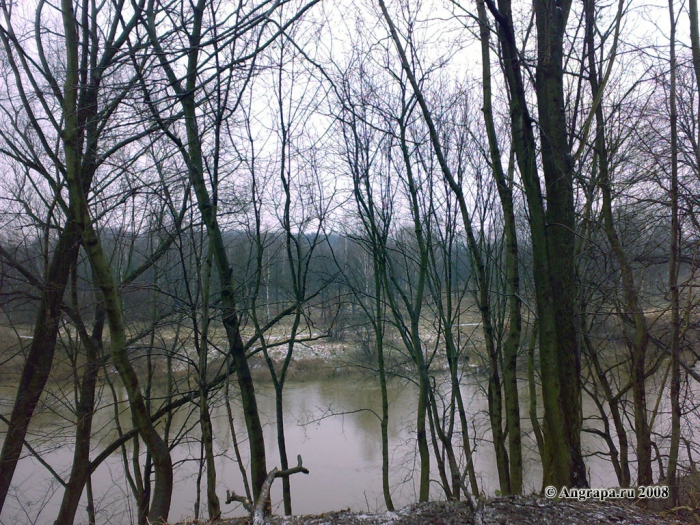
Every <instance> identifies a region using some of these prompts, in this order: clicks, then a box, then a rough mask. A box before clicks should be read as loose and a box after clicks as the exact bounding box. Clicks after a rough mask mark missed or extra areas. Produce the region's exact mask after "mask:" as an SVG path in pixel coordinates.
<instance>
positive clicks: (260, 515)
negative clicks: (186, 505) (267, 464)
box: [226, 456, 309, 525]
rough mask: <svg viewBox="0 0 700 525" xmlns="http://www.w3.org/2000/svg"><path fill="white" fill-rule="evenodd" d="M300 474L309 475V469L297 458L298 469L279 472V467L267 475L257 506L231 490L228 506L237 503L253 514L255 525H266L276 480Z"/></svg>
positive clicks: (227, 493)
mask: <svg viewBox="0 0 700 525" xmlns="http://www.w3.org/2000/svg"><path fill="white" fill-rule="evenodd" d="M299 472H302V473H304V474H308V473H309V469H307V468H306V467H304V466H303V465H302V461H301V456H297V466H296V467H294V468H290V469H287V470H279V469H278V468H277V467H275V468H273V469H272V470H271V471H270V472H269V473H268V474H267V477H266V478H265V482H264V483H263V485H262V487H261V488H260V495H259V496H258V499H257V501H256V502H255V504H253V503H251V501H250V500H249V499H248V498H246V497H245V496H239V495H237V494H236V493H235V492H233V491H230V490H227V491H226V504H229V503H233V502H234V501H237V502H238V503H240V504H241V505H243V508H245V510H247V511H248V512H249V513H250V514H251V516H252V517H253V525H264V523H265V509H266V507H267V502H268V500H269V499H270V489H271V488H272V483H273V482H274V481H275V479H276V478H287V477H289V476H291V475H292V474H297V473H299Z"/></svg>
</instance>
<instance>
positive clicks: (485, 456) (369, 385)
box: [0, 377, 616, 525]
mask: <svg viewBox="0 0 700 525" xmlns="http://www.w3.org/2000/svg"><path fill="white" fill-rule="evenodd" d="M257 388H258V403H259V408H260V410H261V413H262V416H263V421H264V424H265V436H266V445H267V451H268V468H269V469H271V468H272V467H274V466H279V465H280V462H279V458H278V455H277V443H276V431H275V424H274V410H275V400H274V391H273V389H272V388H271V387H270V386H268V385H264V384H259V385H258V387H257ZM11 390H12V389H8V391H7V393H5V394H4V395H5V396H11V395H12V394H13V393H12V392H11ZM284 392H285V394H284V409H285V429H286V436H287V451H288V454H289V458H290V463H292V464H295V463H296V459H295V458H296V456H297V454H300V455H301V456H302V457H303V460H304V466H306V467H307V468H308V469H309V470H310V472H311V473H310V474H309V475H308V476H306V475H303V474H297V475H294V476H293V477H292V478H291V486H292V503H293V510H294V513H295V514H307V513H320V512H325V511H330V510H339V509H344V508H348V507H349V508H351V509H354V510H363V511H367V510H370V511H374V510H383V508H384V504H383V497H382V492H381V439H380V436H381V433H380V423H379V419H378V415H379V414H380V411H381V395H380V390H379V386H378V385H377V383H376V380H368V379H357V378H348V377H336V378H330V379H323V380H315V381H304V382H293V383H288V385H287V386H286V387H285V391H284ZM416 393H417V391H416V388H415V387H414V386H413V385H410V384H406V383H405V382H402V381H399V380H395V381H392V382H391V383H390V385H389V396H390V420H389V444H390V450H391V466H392V473H391V479H390V481H391V484H392V486H393V487H394V489H393V491H394V493H393V494H392V496H393V498H394V503H395V505H397V506H401V505H405V504H408V503H410V502H413V501H415V500H416V499H417V485H416V483H414V481H417V476H415V478H416V479H415V480H414V476H413V472H414V471H415V470H416V469H417V466H418V465H417V459H416V456H417V453H416V450H415V439H414V435H413V427H414V419H415V413H414V411H415V407H416ZM463 395H464V398H465V402H466V403H467V407H466V408H467V409H468V412H469V415H470V417H471V419H472V420H473V421H474V431H475V432H476V435H474V434H472V438H473V439H474V438H476V443H477V450H476V454H475V458H474V459H475V467H476V470H477V473H478V476H479V478H480V483H481V488H482V490H483V491H485V492H487V493H493V491H495V490H496V488H497V483H498V480H497V474H496V470H495V459H494V454H493V452H492V446H491V444H490V443H489V442H488V439H489V432H488V421H487V417H486V413H485V411H486V400H485V397H484V396H483V394H482V392H481V391H480V390H479V388H478V386H477V384H476V383H475V382H474V381H472V382H467V383H466V384H464V385H463ZM522 395H523V397H522V399H521V403H522V405H521V406H527V397H526V396H527V391H526V389H523V390H522ZM3 397H4V396H3ZM3 401H4V403H5V404H6V406H7V403H8V402H10V400H9V397H5V398H4V399H3ZM233 408H234V424H235V425H236V429H237V432H239V433H240V434H239V441H242V442H241V443H240V447H241V452H242V453H243V454H244V455H245V454H246V453H247V443H246V442H245V441H243V440H242V439H241V438H242V437H243V432H242V431H243V429H244V423H243V415H242V412H241V410H240V406H239V405H238V404H237V403H236V402H235V400H234V407H233ZM195 412H196V411H195ZM111 413H112V412H111V410H110V409H107V410H103V411H101V412H100V413H99V414H100V416H99V418H96V422H95V425H94V428H95V429H96V430H98V429H103V430H101V431H98V432H97V434H96V435H95V437H94V441H95V451H94V452H93V457H94V455H96V454H97V453H99V451H100V450H101V447H102V446H104V444H106V443H109V442H110V441H111V440H112V439H113V438H114V437H115V435H114V431H113V430H107V429H109V428H110V427H111V425H109V418H110V414H111ZM189 414H190V412H189V410H188V411H187V412H185V411H181V412H179V413H178V414H177V415H176V416H175V418H174V421H173V429H177V428H181V427H185V426H187V427H191V426H192V425H193V423H194V419H193V417H194V416H193V417H192V418H190V419H189V421H188V415H189ZM212 416H213V417H212V420H213V421H212V422H213V425H214V436H215V451H216V452H217V453H218V454H219V456H218V458H217V476H218V482H219V487H218V493H219V496H220V498H222V500H223V499H224V498H225V491H226V489H233V490H234V491H235V492H236V493H238V494H243V493H244V489H243V483H242V481H241V479H240V471H239V467H238V465H237V464H236V463H235V462H234V459H233V458H234V453H233V449H232V440H231V433H230V429H229V424H228V416H227V412H226V408H225V406H223V404H222V403H218V404H216V405H215V406H214V408H213V414H212ZM36 423H38V425H36V428H35V434H34V436H36V431H37V430H38V429H39V427H40V428H41V429H42V432H45V431H46V430H47V429H49V428H51V426H52V425H53V426H54V427H55V428H59V427H61V426H62V425H63V423H64V422H63V421H60V420H59V416H57V415H56V414H42V415H41V416H40V417H39V418H37V420H36ZM123 424H124V426H125V427H126V428H128V416H127V415H124V421H123ZM71 432H72V429H71V430H70V432H69V434H70V433H71ZM523 432H524V434H525V436H527V435H529V434H530V429H529V427H528V420H527V418H525V419H523ZM63 433H65V432H63ZM171 435H174V433H171ZM585 439H591V438H590V437H589V436H588V435H584V440H585ZM65 441H66V440H65V439H63V438H61V439H55V440H54V441H53V442H54V443H61V442H65ZM457 441H459V440H458V439H455V442H457ZM98 443H101V444H98ZM524 446H525V451H524V456H525V488H526V490H528V491H535V490H539V483H540V482H541V481H540V480H541V467H540V465H539V459H538V458H537V453H536V451H535V447H534V444H533V443H532V441H531V440H530V439H528V438H527V437H525V439H524ZM596 448H598V449H600V445H599V444H596ZM199 454H200V445H199V443H197V442H196V436H193V437H192V438H191V439H190V441H189V442H188V441H184V442H183V443H181V444H180V445H178V446H177V447H176V448H175V449H174V450H173V452H172V455H173V461H174V462H175V463H176V464H177V471H176V473H175V479H176V484H175V491H174V494H173V502H172V507H171V509H172V510H171V514H170V519H171V521H175V520H178V519H181V518H186V517H192V516H193V515H194V509H193V506H194V504H195V500H196V493H195V487H196V477H197V469H198V458H199ZM45 459H46V460H47V461H48V462H49V463H50V464H51V465H52V466H53V467H54V469H56V471H57V472H59V473H60V474H61V475H62V476H64V479H65V478H67V477H68V472H69V469H70V462H71V460H72V450H71V448H70V447H69V446H58V447H56V448H54V449H53V450H48V451H47V454H46V456H45ZM588 466H589V468H590V470H591V476H592V481H593V482H594V484H596V486H614V485H616V480H615V478H614V473H613V472H612V468H611V467H610V465H609V463H608V462H607V461H605V460H603V459H599V458H594V459H589V460H588ZM123 472H124V470H123V464H122V459H121V456H120V455H119V454H115V455H113V456H112V457H111V458H110V459H109V460H108V461H107V462H105V463H104V464H103V465H101V466H100V467H99V468H98V469H97V471H96V472H95V474H94V476H93V491H94V494H95V499H96V503H97V508H98V510H99V515H98V516H99V517H98V520H99V523H100V524H106V523H114V524H118V525H125V524H126V523H130V522H133V521H134V515H135V509H134V508H133V506H134V504H133V498H132V497H131V493H130V489H129V487H128V484H127V481H126V479H125V476H124V473H123ZM431 475H432V476H431V477H432V478H433V479H438V477H439V476H438V472H437V469H436V468H435V467H434V468H433V470H432V472H431ZM203 483H204V482H203ZM59 489H60V490H59ZM203 489H204V487H203ZM432 490H433V494H434V495H435V497H440V496H441V492H440V489H439V487H438V486H437V485H436V484H434V485H433V488H432ZM62 493H63V491H62V489H61V487H60V485H59V484H58V483H57V482H55V481H51V480H50V475H49V474H48V472H47V471H46V469H45V468H44V467H42V466H41V465H40V464H39V463H38V462H37V461H36V460H35V459H33V458H30V457H27V458H25V459H23V460H22V461H21V462H20V464H19V466H18V469H17V473H16V475H15V482H14V485H13V494H12V495H11V499H12V501H8V503H6V508H5V510H4V512H3V515H2V517H0V523H2V524H7V525H9V524H10V523H12V524H14V523H36V524H38V525H44V524H46V525H48V524H51V523H52V522H53V519H54V518H55V516H56V513H57V511H58V506H59V505H60V499H61V497H62ZM272 497H273V503H274V505H275V507H276V509H278V511H279V512H281V507H280V502H281V499H282V496H281V483H280V482H279V481H278V482H277V483H276V484H275V486H274V487H273V493H272ZM202 503H205V502H204V496H203V499H202ZM203 506H205V505H203ZM84 509H85V505H84V504H83V505H81V510H80V512H81V514H79V517H78V520H77V521H76V523H81V522H85V520H86V516H85V511H84ZM223 510H224V513H225V515H229V516H230V515H242V514H243V511H242V509H240V508H238V509H236V508H234V506H233V505H223ZM201 515H202V516H203V515H205V512H204V511H203V512H202V514H201Z"/></svg>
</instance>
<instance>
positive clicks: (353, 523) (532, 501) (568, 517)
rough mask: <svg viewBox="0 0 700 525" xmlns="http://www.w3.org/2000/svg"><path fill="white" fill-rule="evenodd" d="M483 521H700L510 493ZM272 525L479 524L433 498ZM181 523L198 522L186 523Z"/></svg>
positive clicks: (501, 524)
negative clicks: (384, 509)
mask: <svg viewBox="0 0 700 525" xmlns="http://www.w3.org/2000/svg"><path fill="white" fill-rule="evenodd" d="M482 518H483V519H482V521H481V524H483V525H609V524H615V525H666V524H672V523H698V516H697V514H695V513H693V514H691V513H690V512H688V511H677V512H666V513H652V512H648V511H645V510H644V509H642V508H640V507H639V506H637V505H635V504H619V503H613V502H598V501H568V500H567V501H555V500H548V499H544V498H541V497H538V496H511V497H505V498H494V499H491V500H487V501H486V502H485V504H484V509H483V517H482ZM250 523H252V521H251V520H249V519H247V518H234V519H227V520H223V521H221V522H219V525H248V524H250ZM268 523H269V524H270V525H471V524H474V525H477V524H475V521H474V519H473V516H472V513H471V512H470V511H469V508H468V507H467V505H466V503H463V502H449V503H448V502H431V503H424V504H417V505H411V506H409V507H405V508H403V509H400V510H398V511H396V512H385V513H383V514H366V513H356V512H350V511H340V512H328V513H325V514H319V515H316V516H294V517H290V518H284V517H280V516H272V517H270V518H269V520H268ZM179 525H196V524H195V522H183V523H181V524H179Z"/></svg>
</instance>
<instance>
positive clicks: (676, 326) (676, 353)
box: [667, 0, 697, 506]
mask: <svg viewBox="0 0 700 525" xmlns="http://www.w3.org/2000/svg"><path fill="white" fill-rule="evenodd" d="M668 12H669V16H670V19H671V35H670V46H671V56H670V61H671V64H670V66H671V86H670V93H669V106H670V109H671V195H670V197H671V246H670V252H671V253H670V258H669V263H668V284H669V288H670V289H671V445H670V449H669V453H668V478H667V479H668V484H669V486H670V488H671V504H672V505H673V506H677V505H678V504H679V502H680V490H679V487H678V451H679V447H680V441H681V405H680V394H681V366H680V358H681V350H680V330H681V319H680V297H679V290H678V272H679V267H680V264H679V255H680V241H681V226H680V219H679V209H678V109H677V107H676V106H677V103H676V17H675V14H674V8H673V0H669V2H668ZM696 16H697V13H696Z"/></svg>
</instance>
